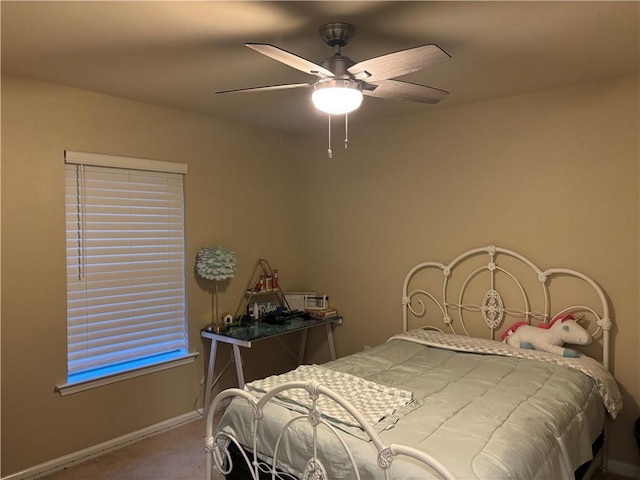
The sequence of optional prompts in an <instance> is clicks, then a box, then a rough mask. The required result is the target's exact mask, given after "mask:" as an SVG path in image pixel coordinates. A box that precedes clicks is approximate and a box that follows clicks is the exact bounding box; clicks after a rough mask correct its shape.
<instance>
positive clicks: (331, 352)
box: [325, 323, 336, 360]
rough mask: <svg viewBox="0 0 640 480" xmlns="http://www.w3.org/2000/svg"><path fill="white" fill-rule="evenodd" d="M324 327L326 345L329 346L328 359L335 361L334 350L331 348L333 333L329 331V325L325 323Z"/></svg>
mask: <svg viewBox="0 0 640 480" xmlns="http://www.w3.org/2000/svg"><path fill="white" fill-rule="evenodd" d="M325 327H327V343H328V344H329V358H331V360H335V359H336V348H335V347H334V346H333V331H332V330H331V323H327V324H326V325H325Z"/></svg>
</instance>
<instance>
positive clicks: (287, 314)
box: [261, 307, 302, 325]
mask: <svg viewBox="0 0 640 480" xmlns="http://www.w3.org/2000/svg"><path fill="white" fill-rule="evenodd" d="M301 315H302V311H300V310H288V309H287V308H286V307H278V308H276V309H275V310H273V311H272V312H269V313H267V314H266V315H265V316H264V317H262V319H261V320H262V321H263V322H265V323H268V324H270V325H282V324H283V323H284V322H286V321H287V320H288V319H290V318H293V317H299V316H301Z"/></svg>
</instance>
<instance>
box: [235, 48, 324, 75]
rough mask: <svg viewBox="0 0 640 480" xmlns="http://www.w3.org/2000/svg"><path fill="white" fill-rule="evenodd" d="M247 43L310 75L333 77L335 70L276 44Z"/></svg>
mask: <svg viewBox="0 0 640 480" xmlns="http://www.w3.org/2000/svg"><path fill="white" fill-rule="evenodd" d="M245 45H246V46H247V47H249V48H252V49H253V50H255V51H256V52H258V53H261V54H263V55H266V56H267V57H271V58H273V59H274V60H277V61H279V62H282V63H284V64H285V65H289V66H290V67H293V68H295V69H296V70H300V71H302V72H305V73H308V74H309V75H316V76H318V77H321V78H328V77H333V72H331V71H330V70H327V69H326V68H324V67H321V66H320V65H316V64H315V63H313V62H310V61H309V60H307V59H305V58H302V57H299V56H298V55H296V54H294V53H291V52H287V51H286V50H283V49H282V48H279V47H276V46H274V45H270V44H268V43H245Z"/></svg>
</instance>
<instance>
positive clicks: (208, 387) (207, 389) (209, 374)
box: [202, 340, 218, 417]
mask: <svg viewBox="0 0 640 480" xmlns="http://www.w3.org/2000/svg"><path fill="white" fill-rule="evenodd" d="M217 347H218V342H217V341H216V340H211V350H210V351H209V366H208V367H207V381H206V383H205V391H204V405H203V406H202V407H203V408H202V410H204V416H205V417H206V416H207V412H208V411H209V403H210V402H211V387H212V385H211V382H212V381H213V371H214V369H215V366H216V349H217Z"/></svg>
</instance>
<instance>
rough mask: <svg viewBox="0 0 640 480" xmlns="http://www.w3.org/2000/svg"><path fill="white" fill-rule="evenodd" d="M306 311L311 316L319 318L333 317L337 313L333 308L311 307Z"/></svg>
mask: <svg viewBox="0 0 640 480" xmlns="http://www.w3.org/2000/svg"><path fill="white" fill-rule="evenodd" d="M307 313H308V314H309V316H310V317H311V318H319V319H324V318H329V317H335V316H337V315H338V311H337V310H335V309H333V308H313V309H309V310H307Z"/></svg>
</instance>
